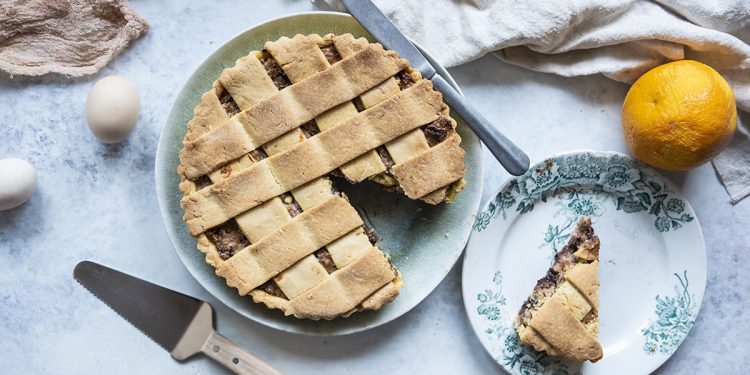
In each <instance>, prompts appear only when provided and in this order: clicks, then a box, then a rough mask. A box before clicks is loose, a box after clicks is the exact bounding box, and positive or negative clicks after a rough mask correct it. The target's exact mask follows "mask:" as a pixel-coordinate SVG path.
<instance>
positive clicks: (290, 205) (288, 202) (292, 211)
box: [281, 193, 302, 217]
mask: <svg viewBox="0 0 750 375" xmlns="http://www.w3.org/2000/svg"><path fill="white" fill-rule="evenodd" d="M281 201H282V202H284V205H285V206H286V210H287V211H288V212H289V216H291V217H295V216H297V215H299V214H301V213H302V207H300V205H299V203H297V201H296V200H294V197H293V196H292V195H291V194H289V193H284V194H282V195H281Z"/></svg>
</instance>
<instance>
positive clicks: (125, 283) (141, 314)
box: [73, 261, 281, 375]
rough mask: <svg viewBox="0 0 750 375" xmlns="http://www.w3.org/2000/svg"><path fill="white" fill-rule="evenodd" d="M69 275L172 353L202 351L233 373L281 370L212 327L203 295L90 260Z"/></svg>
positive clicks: (185, 355) (184, 355)
mask: <svg viewBox="0 0 750 375" xmlns="http://www.w3.org/2000/svg"><path fill="white" fill-rule="evenodd" d="M73 277H74V278H75V279H76V281H78V282H79V283H80V284H81V285H83V286H84V287H85V288H86V289H87V290H88V291H89V292H91V293H92V294H93V295H95V296H96V297H97V298H99V300H101V301H102V302H104V303H105V304H106V305H107V306H109V307H110V308H111V309H112V310H114V311H115V312H116V313H118V314H119V315H120V316H122V317H123V318H124V319H125V320H127V321H128V322H129V323H130V324H132V325H133V326H135V327H136V328H138V330H140V331H141V332H143V333H144V334H145V335H146V336H148V337H149V338H151V339H152V340H153V341H154V342H156V343H157V344H159V346H161V347H162V348H164V349H166V350H167V351H168V352H170V354H171V355H172V357H174V358H175V359H178V360H183V359H187V358H189V357H191V356H193V355H195V354H198V353H201V352H203V353H204V354H206V355H208V356H209V357H211V358H212V359H214V360H216V361H217V362H219V363H221V364H222V365H224V366H225V367H227V368H229V369H230V370H232V371H234V372H235V373H237V374H273V375H278V374H281V373H280V372H278V371H277V370H275V369H273V368H272V367H271V366H270V365H268V364H266V363H265V362H263V361H261V360H260V359H258V358H257V357H255V356H253V355H252V354H250V353H248V352H246V351H244V350H243V349H242V348H240V347H239V346H237V345H236V344H234V343H233V342H231V341H230V340H229V339H227V338H226V337H224V336H222V335H221V334H219V333H218V332H216V331H215V330H214V329H213V310H212V309H211V306H210V305H209V304H208V303H206V302H204V301H201V300H199V299H196V298H193V297H191V296H188V295H185V294H182V293H179V292H176V291H173V290H171V289H167V288H164V287H161V286H159V285H156V284H152V283H150V282H148V281H145V280H141V279H139V278H136V277H133V276H130V275H128V274H125V273H122V272H120V271H117V270H114V269H112V268H109V267H105V266H103V265H101V264H98V263H94V262H91V261H83V262H80V263H78V264H77V265H76V267H75V269H74V270H73Z"/></svg>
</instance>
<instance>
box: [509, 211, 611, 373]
mask: <svg viewBox="0 0 750 375" xmlns="http://www.w3.org/2000/svg"><path fill="white" fill-rule="evenodd" d="M598 270H599V237H597V236H596V234H594V228H592V227H591V219H589V218H588V217H581V219H580V220H579V221H578V225H577V227H576V228H575V229H574V230H573V233H572V234H571V235H570V240H569V241H568V243H567V245H565V247H563V248H562V249H561V250H560V251H559V252H557V254H555V262H554V264H553V265H552V267H550V269H549V270H548V271H547V275H546V276H544V277H543V278H541V279H539V281H538V282H537V284H536V287H534V291H533V292H531V296H529V298H528V299H527V300H526V302H524V304H523V305H522V306H521V310H520V311H519V312H518V316H516V322H515V325H516V330H517V331H518V335H519V337H520V338H521V343H523V344H524V345H529V346H531V347H533V348H534V349H536V350H538V351H543V352H546V353H547V354H549V355H551V356H554V357H562V358H565V359H569V360H574V361H579V362H583V361H591V362H596V361H598V360H599V359H601V358H602V354H603V353H602V346H601V344H600V343H599V340H598V338H597V334H598V332H599V278H598V276H597V273H598Z"/></svg>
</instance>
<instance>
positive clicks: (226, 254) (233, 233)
mask: <svg viewBox="0 0 750 375" xmlns="http://www.w3.org/2000/svg"><path fill="white" fill-rule="evenodd" d="M206 236H208V238H209V239H210V240H211V241H213V243H214V244H215V245H216V250H217V251H218V252H219V256H220V257H221V259H224V260H227V259H229V258H231V257H232V255H234V254H236V253H237V252H238V251H240V250H242V249H244V248H245V247H247V246H249V245H250V241H248V239H247V237H245V234H244V233H242V230H240V227H238V226H237V222H236V221H234V220H230V221H227V222H226V223H224V224H222V225H221V226H218V227H216V228H213V229H210V230H209V231H207V232H206Z"/></svg>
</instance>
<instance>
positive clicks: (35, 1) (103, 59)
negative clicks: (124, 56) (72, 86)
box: [0, 0, 148, 77]
mask: <svg viewBox="0 0 750 375" xmlns="http://www.w3.org/2000/svg"><path fill="white" fill-rule="evenodd" d="M146 30H148V24H147V23H146V21H145V20H143V19H142V18H141V17H140V16H138V15H137V14H136V13H135V11H133V9H132V8H131V7H130V5H129V4H128V2H127V1H126V0H0V69H1V70H3V71H5V72H7V73H9V74H10V75H11V76H12V75H27V76H38V75H44V74H48V73H59V74H65V75H66V76H70V77H77V76H82V75H87V74H94V73H96V72H98V71H99V70H100V69H101V68H103V67H104V66H105V65H107V64H108V63H109V62H110V61H111V60H112V59H113V58H115V56H117V55H118V54H120V52H122V50H124V49H125V47H127V46H128V44H130V42H131V41H133V40H135V39H137V38H138V37H139V36H140V35H141V34H143V33H145V32H146Z"/></svg>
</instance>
